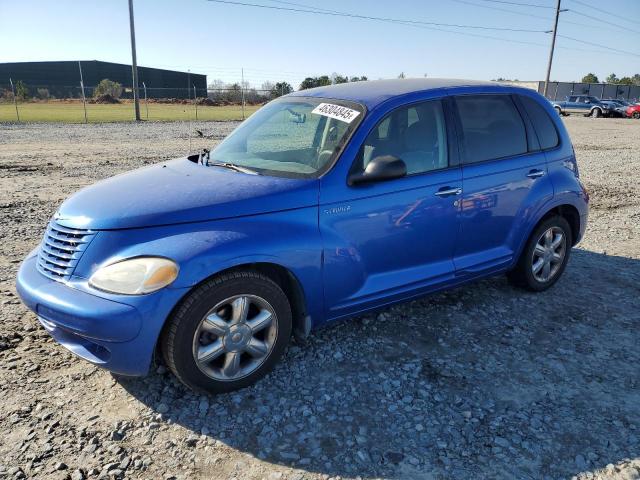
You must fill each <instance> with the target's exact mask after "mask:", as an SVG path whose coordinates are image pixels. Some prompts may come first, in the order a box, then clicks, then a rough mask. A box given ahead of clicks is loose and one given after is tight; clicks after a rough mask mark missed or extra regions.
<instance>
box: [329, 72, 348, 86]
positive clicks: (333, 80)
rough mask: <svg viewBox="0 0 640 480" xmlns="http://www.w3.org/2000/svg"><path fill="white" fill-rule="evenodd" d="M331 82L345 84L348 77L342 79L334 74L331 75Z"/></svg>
mask: <svg viewBox="0 0 640 480" xmlns="http://www.w3.org/2000/svg"><path fill="white" fill-rule="evenodd" d="M331 80H332V83H333V84H338V83H347V82H348V81H349V77H344V76H342V75H338V74H337V73H335V72H334V73H333V74H331Z"/></svg>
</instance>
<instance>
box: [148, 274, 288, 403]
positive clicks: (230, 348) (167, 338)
mask: <svg viewBox="0 0 640 480" xmlns="http://www.w3.org/2000/svg"><path fill="white" fill-rule="evenodd" d="M243 299H244V300H243ZM269 315H270V317H269ZM291 329H292V313H291V306H290V304H289V300H288V299H287V296H286V295H285V293H284V292H283V291H282V289H281V288H280V287H279V286H278V285H277V284H276V283H275V282H274V281H272V280H271V279H270V278H268V277H266V276H264V275H261V274H259V273H257V272H253V271H239V272H232V273H227V274H222V275H219V276H217V277H214V278H212V279H210V280H208V281H206V282H205V283H203V284H202V285H200V286H198V287H197V288H196V289H195V290H193V291H192V292H191V293H190V294H189V295H188V296H187V297H186V298H185V299H183V300H182V302H181V303H180V304H179V306H178V307H177V308H176V310H175V311H174V313H173V314H172V316H171V317H170V318H169V320H168V321H167V325H165V328H164V330H163V334H162V337H161V339H160V341H161V350H162V355H163V357H164V360H165V362H166V364H167V366H168V367H169V369H170V370H171V371H172V372H173V374H174V375H175V376H176V377H177V378H178V380H180V381H181V382H182V383H183V384H185V385H186V386H187V387H189V388H191V389H193V390H197V391H202V392H206V393H214V394H216V393H225V392H231V391H233V390H238V389H240V388H244V387H247V386H249V385H252V384H253V383H255V382H257V381H258V380H259V379H261V378H262V377H264V376H265V375H266V374H267V373H269V371H271V369H272V368H273V367H274V366H275V364H276V363H277V362H278V360H279V359H280V357H282V354H283V353H284V351H285V348H286V347H287V344H288V343H289V340H290V338H291ZM208 357H210V359H208ZM198 358H199V359H200V361H199V360H198Z"/></svg>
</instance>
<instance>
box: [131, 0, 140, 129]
mask: <svg viewBox="0 0 640 480" xmlns="http://www.w3.org/2000/svg"><path fill="white" fill-rule="evenodd" d="M129 28H130V30H131V70H132V71H133V104H134V105H135V109H136V121H138V122H139V121H140V101H139V98H138V62H137V60H136V30H135V25H134V22H133V0H129Z"/></svg>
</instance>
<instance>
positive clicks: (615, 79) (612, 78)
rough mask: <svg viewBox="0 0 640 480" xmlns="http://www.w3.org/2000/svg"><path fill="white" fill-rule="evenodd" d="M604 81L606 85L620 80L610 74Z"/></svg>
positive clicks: (613, 74)
mask: <svg viewBox="0 0 640 480" xmlns="http://www.w3.org/2000/svg"><path fill="white" fill-rule="evenodd" d="M605 81H606V82H607V83H618V82H619V81H620V80H619V79H618V77H616V74H615V73H612V74H611V75H609V76H608V77H607V79H606V80H605Z"/></svg>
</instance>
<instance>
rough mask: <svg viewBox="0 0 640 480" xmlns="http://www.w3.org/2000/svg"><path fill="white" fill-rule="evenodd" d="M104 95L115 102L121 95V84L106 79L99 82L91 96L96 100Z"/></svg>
mask: <svg viewBox="0 0 640 480" xmlns="http://www.w3.org/2000/svg"><path fill="white" fill-rule="evenodd" d="M104 95H109V96H110V97H112V98H114V99H116V100H117V99H118V98H120V95H122V84H120V83H118V82H114V81H112V80H109V79H108V78H105V79H103V80H100V83H99V84H98V86H97V87H96V89H95V91H94V92H93V96H94V97H96V98H98V97H103V96H104Z"/></svg>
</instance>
